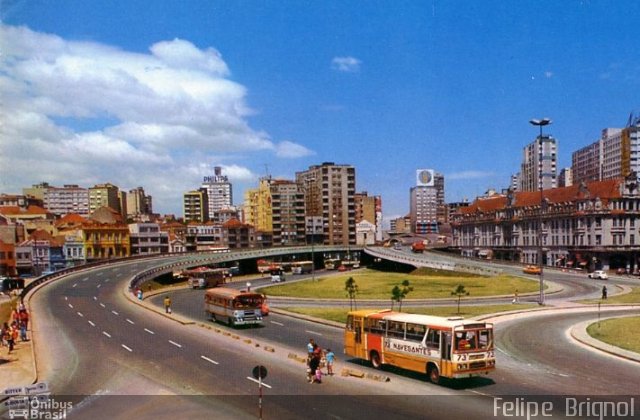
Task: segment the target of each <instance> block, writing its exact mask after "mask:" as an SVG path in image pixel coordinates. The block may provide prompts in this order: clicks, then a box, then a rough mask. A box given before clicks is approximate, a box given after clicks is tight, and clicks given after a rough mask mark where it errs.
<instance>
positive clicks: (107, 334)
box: [102, 331, 111, 338]
mask: <svg viewBox="0 0 640 420" xmlns="http://www.w3.org/2000/svg"><path fill="white" fill-rule="evenodd" d="M102 334H104V335H106V336H107V337H109V338H111V334H109V333H108V332H106V331H102Z"/></svg>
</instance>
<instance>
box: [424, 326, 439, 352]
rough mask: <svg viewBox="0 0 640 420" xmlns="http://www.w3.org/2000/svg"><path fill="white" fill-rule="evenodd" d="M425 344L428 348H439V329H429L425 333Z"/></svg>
mask: <svg viewBox="0 0 640 420" xmlns="http://www.w3.org/2000/svg"><path fill="white" fill-rule="evenodd" d="M426 344H427V347H428V348H431V349H436V350H438V349H440V330H433V329H430V330H429V333H428V334H427V339H426Z"/></svg>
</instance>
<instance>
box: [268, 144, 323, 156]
mask: <svg viewBox="0 0 640 420" xmlns="http://www.w3.org/2000/svg"><path fill="white" fill-rule="evenodd" d="M313 154H315V153H314V152H313V151H311V150H309V149H307V148H306V147H304V146H302V145H300V144H297V143H292V142H290V141H287V140H285V141H282V142H280V143H278V144H277V145H276V156H278V157H281V158H288V159H291V158H299V157H305V156H310V155H313Z"/></svg>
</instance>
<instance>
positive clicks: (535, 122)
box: [529, 118, 551, 305]
mask: <svg viewBox="0 0 640 420" xmlns="http://www.w3.org/2000/svg"><path fill="white" fill-rule="evenodd" d="M529 123H530V124H532V125H536V126H538V127H540V135H539V136H538V139H539V141H540V152H539V156H540V158H539V162H538V183H539V185H538V188H539V189H540V214H539V216H538V265H539V267H540V296H539V298H538V305H544V264H543V262H542V258H543V250H542V236H543V235H542V209H543V205H544V196H543V192H542V191H543V190H544V186H543V182H544V181H543V179H542V170H543V159H542V157H543V152H544V150H543V149H544V147H543V142H542V127H544V126H545V125H549V124H551V120H550V119H549V118H543V119H541V120H537V119H533V120H530V121H529Z"/></svg>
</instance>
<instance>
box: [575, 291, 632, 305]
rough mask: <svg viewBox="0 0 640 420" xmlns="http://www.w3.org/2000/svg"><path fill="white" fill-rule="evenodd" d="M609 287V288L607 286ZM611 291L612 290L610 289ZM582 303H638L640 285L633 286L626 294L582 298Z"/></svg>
mask: <svg viewBox="0 0 640 420" xmlns="http://www.w3.org/2000/svg"><path fill="white" fill-rule="evenodd" d="M607 289H609V288H608V287H607ZM609 292H611V290H609ZM580 303H602V304H603V305H614V304H626V303H638V304H640V287H632V288H631V292H629V293H625V294H624V295H618V296H609V298H608V299H588V300H581V301H580Z"/></svg>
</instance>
